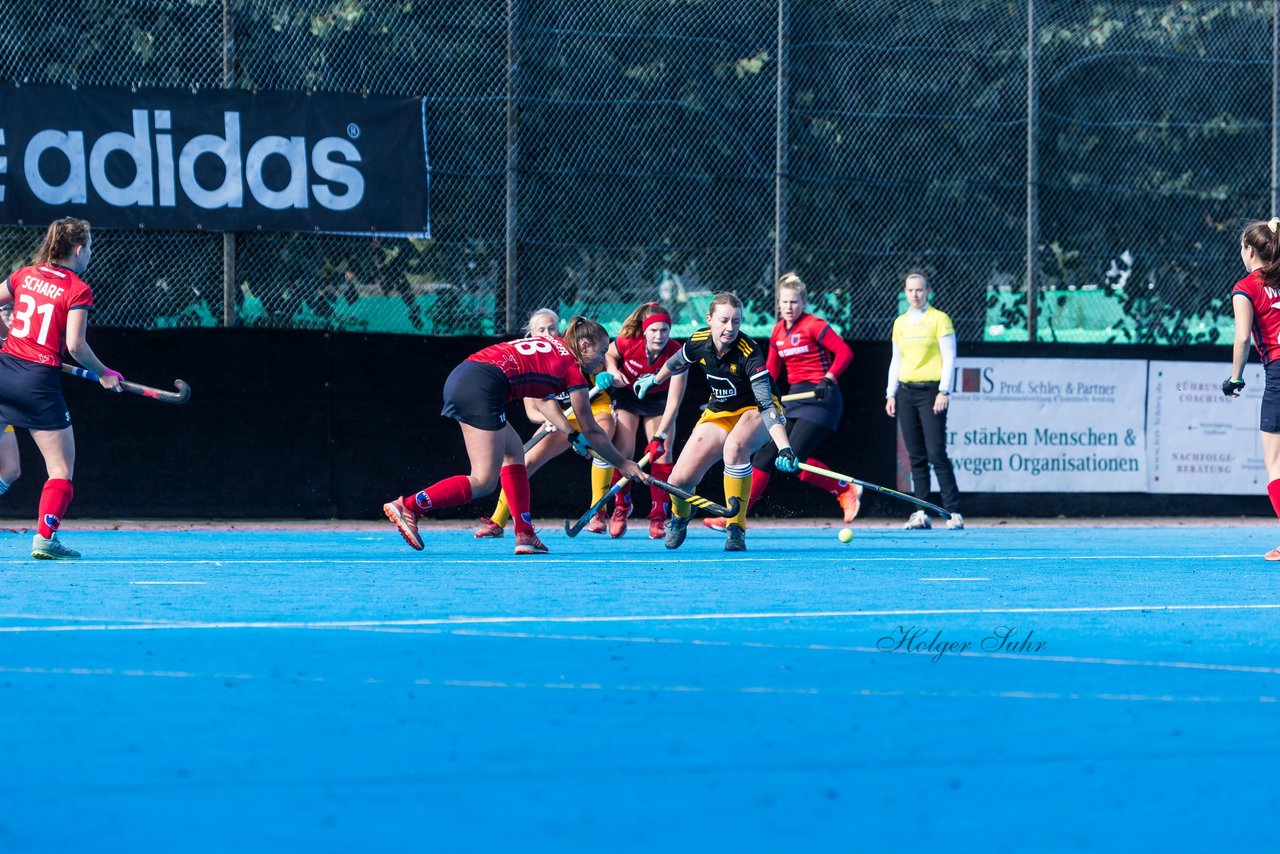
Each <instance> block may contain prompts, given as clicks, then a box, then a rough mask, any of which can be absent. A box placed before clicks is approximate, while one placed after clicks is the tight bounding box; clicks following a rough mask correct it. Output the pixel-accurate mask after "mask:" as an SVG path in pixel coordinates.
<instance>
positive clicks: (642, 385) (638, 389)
mask: <svg viewBox="0 0 1280 854" xmlns="http://www.w3.org/2000/svg"><path fill="white" fill-rule="evenodd" d="M651 388H653V374H645V375H644V376H642V377H641V378H640V379H638V380H636V381H635V382H634V383H632V384H631V390H632V391H633V392H635V394H636V398H637V399H639V400H644V396H645V394H647V393H648V391H649V389H651Z"/></svg>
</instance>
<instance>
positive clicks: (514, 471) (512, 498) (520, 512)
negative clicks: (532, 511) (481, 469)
mask: <svg viewBox="0 0 1280 854" xmlns="http://www.w3.org/2000/svg"><path fill="white" fill-rule="evenodd" d="M498 477H499V479H500V480H501V481H502V491H503V493H504V494H505V495H506V496H507V506H508V507H510V508H511V519H512V521H513V522H515V525H516V533H517V534H532V533H533V519H532V518H531V517H530V516H529V470H528V469H527V468H525V467H524V466H503V467H502V471H501V472H499V473H498Z"/></svg>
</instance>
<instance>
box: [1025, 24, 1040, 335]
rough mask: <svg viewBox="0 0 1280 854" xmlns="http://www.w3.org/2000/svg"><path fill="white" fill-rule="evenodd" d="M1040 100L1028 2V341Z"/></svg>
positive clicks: (1034, 277)
mask: <svg viewBox="0 0 1280 854" xmlns="http://www.w3.org/2000/svg"><path fill="white" fill-rule="evenodd" d="M1039 119H1040V98H1039V96H1038V93H1037V81H1036V0H1027V340H1028V341H1035V340H1036V320H1037V318H1036V294H1037V291H1038V290H1039V284H1038V283H1039V275H1038V271H1039V266H1040V265H1039V260H1040V259H1039V253H1038V245H1039V243H1040V188H1039V182H1040V159H1039V155H1038V152H1037V148H1038V139H1037V137H1038V136H1039V131H1040V128H1039Z"/></svg>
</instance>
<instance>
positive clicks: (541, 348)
mask: <svg viewBox="0 0 1280 854" xmlns="http://www.w3.org/2000/svg"><path fill="white" fill-rule="evenodd" d="M511 346H512V347H515V348H516V352H517V353H519V354H520V355H521V356H532V355H533V354H534V353H550V352H551V351H552V350H553V349H554V348H553V347H552V346H551V342H550V341H548V340H547V339H545V338H521V339H520V340H519V341H513V342H511Z"/></svg>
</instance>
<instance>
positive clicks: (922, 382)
mask: <svg viewBox="0 0 1280 854" xmlns="http://www.w3.org/2000/svg"><path fill="white" fill-rule="evenodd" d="M903 291H904V292H905V293H906V295H907V305H908V308H907V310H906V311H905V312H904V313H903V314H902V315H901V316H900V317H899V318H898V319H897V320H895V321H894V322H893V359H892V361H890V363H889V381H888V383H887V385H886V387H885V404H884V411H885V412H887V413H888V414H889V417H890V418H894V417H896V418H897V419H898V427H899V428H900V429H901V430H902V441H903V444H905V445H906V446H907V456H908V457H909V458H910V460H911V492H912V494H913V495H915V497H916V498H919V499H921V500H924V499H925V498H927V497H928V495H929V480H930V478H929V467H930V466H932V467H933V473H934V474H936V475H937V476H938V486H939V487H941V489H942V506H943V507H944V508H946V510H947V511H948V512H950V513H951V518H950V519H948V520H947V527H948V528H952V529H958V528H963V527H964V517H962V516H961V515H960V490H959V488H958V487H957V486H956V475H955V471H954V470H953V469H952V467H951V459H950V458H949V457H948V456H947V408H948V406H949V405H950V400H951V377H952V376H953V374H954V368H955V363H956V330H955V327H954V326H953V325H952V323H951V318H950V317H948V316H947V315H946V314H945V313H943V312H941V311H938V309H936V308H934V307H933V306H931V305H929V279H928V277H927V276H926V275H925V274H924V272H923V271H922V270H912V271H911V272H909V273H908V274H907V277H906V280H905V281H904V283H903ZM906 527H907V528H908V529H911V528H931V527H933V524H932V523H931V522H930V521H929V517H928V515H926V514H925V512H924V511H923V510H917V511H916V512H914V513H912V514H911V518H909V519H908V520H907V524H906Z"/></svg>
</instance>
